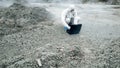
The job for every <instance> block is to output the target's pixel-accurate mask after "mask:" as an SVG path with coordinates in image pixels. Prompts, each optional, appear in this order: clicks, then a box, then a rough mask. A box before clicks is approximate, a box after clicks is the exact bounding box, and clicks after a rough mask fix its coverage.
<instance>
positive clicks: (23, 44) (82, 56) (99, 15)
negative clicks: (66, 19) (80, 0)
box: [0, 3, 120, 68]
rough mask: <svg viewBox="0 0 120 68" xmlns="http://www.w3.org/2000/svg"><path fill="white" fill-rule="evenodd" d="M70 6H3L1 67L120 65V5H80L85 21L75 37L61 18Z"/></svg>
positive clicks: (116, 67) (110, 67) (115, 67)
mask: <svg viewBox="0 0 120 68" xmlns="http://www.w3.org/2000/svg"><path fill="white" fill-rule="evenodd" d="M69 5H70V4H56V3H30V4H27V5H22V4H16V3H14V4H12V5H10V6H9V7H0V68H120V5H105V4H75V6H76V9H77V10H78V15H79V16H80V18H81V19H80V23H81V24H82V25H83V26H82V29H81V32H80V33H79V34H75V35H69V34H67V33H66V32H65V31H64V29H63V25H62V23H61V19H60V16H61V12H62V11H63V10H64V9H66V8H67V7H69ZM36 59H39V61H40V64H41V65H39V63H38V62H37V61H36Z"/></svg>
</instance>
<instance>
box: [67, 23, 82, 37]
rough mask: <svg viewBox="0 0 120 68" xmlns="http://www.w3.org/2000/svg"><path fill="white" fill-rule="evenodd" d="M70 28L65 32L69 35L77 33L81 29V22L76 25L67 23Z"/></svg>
mask: <svg viewBox="0 0 120 68" xmlns="http://www.w3.org/2000/svg"><path fill="white" fill-rule="evenodd" d="M69 26H70V27H71V29H69V30H67V31H66V32H67V33H68V34H70V35H72V34H78V33H79V32H80V30H81V27H82V24H77V25H69Z"/></svg>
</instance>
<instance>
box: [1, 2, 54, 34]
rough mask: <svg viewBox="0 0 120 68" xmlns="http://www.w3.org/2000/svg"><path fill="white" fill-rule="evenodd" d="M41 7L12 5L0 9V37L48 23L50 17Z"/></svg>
mask: <svg viewBox="0 0 120 68" xmlns="http://www.w3.org/2000/svg"><path fill="white" fill-rule="evenodd" d="M51 16H52V15H51V13H49V12H48V11H47V10H46V9H45V8H43V7H33V8H32V7H26V6H24V5H21V4H17V3H14V4H13V5H11V6H10V7H7V8H2V9H0V36H4V35H8V34H13V33H17V32H20V31H21V30H23V29H24V27H27V26H30V25H36V24H38V23H40V22H42V21H49V20H50V19H51V18H52V17H51Z"/></svg>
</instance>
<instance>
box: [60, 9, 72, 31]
mask: <svg viewBox="0 0 120 68" xmlns="http://www.w3.org/2000/svg"><path fill="white" fill-rule="evenodd" d="M66 13H67V9H66V10H64V11H63V12H62V14H61V20H62V24H63V25H64V27H67V28H68V29H70V26H69V25H68V24H67V23H66V19H65V16H66Z"/></svg>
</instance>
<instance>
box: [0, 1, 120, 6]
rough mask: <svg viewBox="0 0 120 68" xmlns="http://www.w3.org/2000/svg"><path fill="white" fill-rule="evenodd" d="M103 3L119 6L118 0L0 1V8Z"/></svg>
mask: <svg viewBox="0 0 120 68" xmlns="http://www.w3.org/2000/svg"><path fill="white" fill-rule="evenodd" d="M98 2H104V3H106V4H113V5H116V4H120V0H0V6H4V7H7V6H10V5H11V4H13V3H21V4H27V3H79V4H82V3H98Z"/></svg>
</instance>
